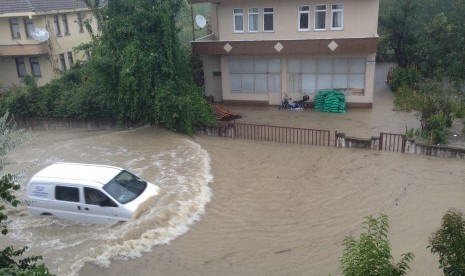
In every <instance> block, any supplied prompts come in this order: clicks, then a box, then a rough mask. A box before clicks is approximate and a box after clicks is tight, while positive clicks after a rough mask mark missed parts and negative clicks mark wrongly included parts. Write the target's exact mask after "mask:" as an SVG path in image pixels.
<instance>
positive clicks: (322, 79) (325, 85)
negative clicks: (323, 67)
mask: <svg viewBox="0 0 465 276" xmlns="http://www.w3.org/2000/svg"><path fill="white" fill-rule="evenodd" d="M317 81H318V86H317V88H318V89H330V88H331V75H329V74H321V75H318V79H317Z"/></svg>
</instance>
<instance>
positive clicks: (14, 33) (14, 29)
mask: <svg viewBox="0 0 465 276" xmlns="http://www.w3.org/2000/svg"><path fill="white" fill-rule="evenodd" d="M10 30H11V37H12V38H21V32H20V31H19V23H18V18H10Z"/></svg>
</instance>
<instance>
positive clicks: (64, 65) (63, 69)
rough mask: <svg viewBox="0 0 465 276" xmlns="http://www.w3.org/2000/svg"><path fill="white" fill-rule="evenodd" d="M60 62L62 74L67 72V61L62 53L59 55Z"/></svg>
mask: <svg viewBox="0 0 465 276" xmlns="http://www.w3.org/2000/svg"><path fill="white" fill-rule="evenodd" d="M58 60H59V61H60V70H61V71H62V72H64V71H66V60H65V54H64V53H61V54H59V55H58Z"/></svg>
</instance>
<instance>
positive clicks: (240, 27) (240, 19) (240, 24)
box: [234, 9, 244, 33]
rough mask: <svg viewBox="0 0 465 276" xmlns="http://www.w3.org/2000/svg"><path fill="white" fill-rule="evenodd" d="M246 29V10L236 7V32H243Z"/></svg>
mask: <svg viewBox="0 0 465 276" xmlns="http://www.w3.org/2000/svg"><path fill="white" fill-rule="evenodd" d="M243 31H244V10H243V9H234V32H236V33H242V32H243Z"/></svg>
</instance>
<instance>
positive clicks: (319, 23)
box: [315, 5, 326, 31]
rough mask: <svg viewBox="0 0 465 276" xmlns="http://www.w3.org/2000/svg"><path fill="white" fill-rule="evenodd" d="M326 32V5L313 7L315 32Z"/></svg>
mask: <svg viewBox="0 0 465 276" xmlns="http://www.w3.org/2000/svg"><path fill="white" fill-rule="evenodd" d="M323 30H326V5H317V6H316V7H315V31H323Z"/></svg>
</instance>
